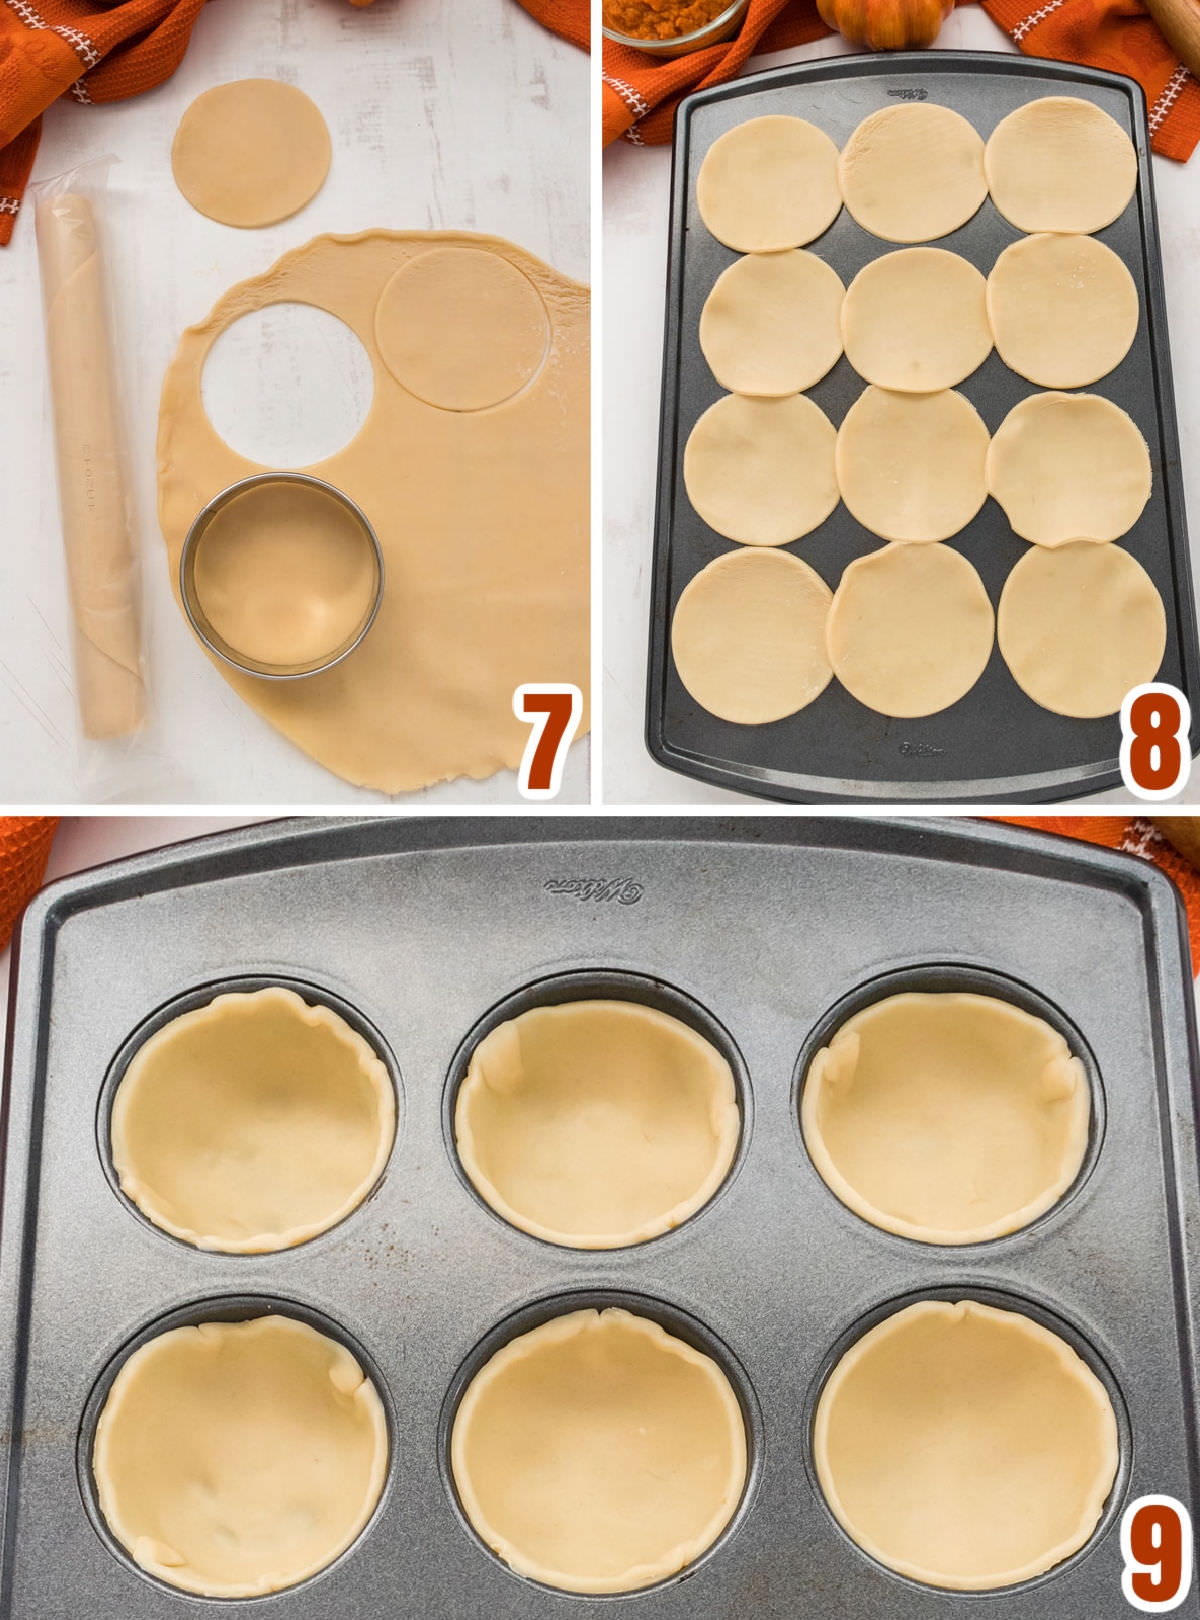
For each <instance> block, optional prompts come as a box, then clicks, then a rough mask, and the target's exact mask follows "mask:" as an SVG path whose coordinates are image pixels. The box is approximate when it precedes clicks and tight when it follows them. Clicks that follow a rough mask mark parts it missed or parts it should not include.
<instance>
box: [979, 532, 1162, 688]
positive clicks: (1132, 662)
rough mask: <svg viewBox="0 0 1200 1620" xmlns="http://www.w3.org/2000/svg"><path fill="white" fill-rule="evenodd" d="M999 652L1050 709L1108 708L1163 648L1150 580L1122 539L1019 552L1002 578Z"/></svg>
mask: <svg viewBox="0 0 1200 1620" xmlns="http://www.w3.org/2000/svg"><path fill="white" fill-rule="evenodd" d="M996 632H997V640H998V642H999V646H1000V655H1001V657H1002V658H1003V659H1004V662H1005V663H1006V664H1007V665H1008V667H1009V669H1010V670H1011V672H1012V677H1013V679H1014V680H1015V681H1016V683H1017V685H1018V686H1019V687H1020V688H1021V690H1022V691H1023V692H1025V693H1026V694H1027V695H1028V696H1029V697H1031V698H1032V699H1033V701H1034V702H1035V703H1038V704H1040V705H1041V707H1042V708H1043V709H1050V710H1052V711H1053V713H1055V714H1065V715H1070V716H1072V717H1073V718H1075V719H1080V720H1091V719H1096V718H1099V717H1100V716H1101V715H1106V714H1116V713H1117V711H1118V710H1119V709H1120V707H1121V704H1122V702H1123V701H1124V698H1125V694H1126V692H1128V691H1129V690H1130V689H1131V688H1132V687H1135V686H1140V685H1142V683H1143V682H1145V681H1152V680H1153V679H1154V677H1155V676H1156V675H1157V674H1158V670H1159V666H1160V665H1161V663H1162V660H1163V654H1164V653H1165V652H1166V649H1167V615H1166V610H1165V609H1164V607H1163V600H1162V597H1161V596H1160V595H1159V594H1158V591H1157V589H1156V587H1155V585H1154V581H1153V580H1152V579H1151V578H1150V576H1149V574H1147V573H1146V570H1145V569H1144V568H1143V567H1142V565H1141V564H1140V563H1139V562H1137V561H1136V560H1135V559H1134V558H1133V557H1131V556H1130V555H1129V553H1128V552H1127V551H1125V550H1124V549H1123V548H1122V547H1121V546H1095V545H1091V544H1089V543H1087V542H1080V543H1078V544H1076V545H1070V546H1059V547H1058V548H1057V549H1056V550H1053V551H1050V550H1046V549H1044V548H1042V547H1041V546H1035V547H1034V548H1033V549H1032V550H1030V551H1028V552H1026V554H1025V555H1024V556H1023V557H1022V558H1021V560H1020V562H1019V563H1018V564H1017V565H1016V567H1015V568H1014V569H1013V571H1012V573H1011V574H1010V575H1009V576H1008V578H1007V580H1006V581H1005V583H1004V590H1003V591H1002V592H1001V594H1000V608H999V611H998V613H997V617H996Z"/></svg>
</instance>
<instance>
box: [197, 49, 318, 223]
mask: <svg viewBox="0 0 1200 1620" xmlns="http://www.w3.org/2000/svg"><path fill="white" fill-rule="evenodd" d="M329 156H330V150H329V130H328V129H327V128H326V126H325V120H324V119H323V118H322V117H321V113H320V109H319V108H318V107H317V106H316V105H315V103H313V102H312V101H310V100H309V98H308V97H307V96H306V95H305V94H304V92H303V90H297V89H296V87H295V85H292V84H281V83H280V82H279V81H278V80H277V79H238V80H236V81H235V82H234V83H233V84H218V85H214V87H213V88H212V89H211V90H206V91H205V92H204V94H203V95H201V96H197V97H196V99H195V101H193V102H192V104H191V106H190V107H189V108H188V110H187V111H186V112H185V113H184V115H183V118H182V119H181V120H180V124H179V128H178V130H176V132H175V142H174V145H173V146H172V147H171V168H172V171H173V172H174V175H175V184H176V185H177V186H178V187H179V189H180V191H182V193H183V195H184V196H185V197H186V198H187V200H188V202H190V203H191V205H192V207H193V208H195V209H197V210H198V211H199V212H200V213H201V214H207V215H208V217H209V219H215V220H219V221H220V222H221V224H223V225H241V226H247V227H249V226H255V225H275V224H277V223H278V221H279V220H281V219H288V218H289V217H290V216H291V215H292V214H295V213H297V212H298V211H299V210H300V209H301V208H303V207H304V205H305V203H308V202H311V201H312V199H313V198H314V197H315V196H316V194H317V192H318V191H320V189H321V187H322V186H323V185H324V184H325V176H326V175H327V174H328V173H329Z"/></svg>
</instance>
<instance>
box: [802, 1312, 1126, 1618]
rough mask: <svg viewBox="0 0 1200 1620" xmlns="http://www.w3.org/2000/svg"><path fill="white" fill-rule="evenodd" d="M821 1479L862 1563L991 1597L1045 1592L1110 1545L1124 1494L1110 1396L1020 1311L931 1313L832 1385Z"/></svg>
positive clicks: (865, 1341) (823, 1412) (878, 1337)
mask: <svg viewBox="0 0 1200 1620" xmlns="http://www.w3.org/2000/svg"><path fill="white" fill-rule="evenodd" d="M813 1450H814V1455H815V1462H816V1469H817V1478H818V1480H819V1481H820V1485H821V1489H822V1491H823V1492H824V1495H825V1500H826V1501H827V1502H828V1504H829V1506H830V1508H831V1509H832V1511H833V1513H834V1516H835V1517H836V1518H837V1520H838V1522H839V1523H840V1524H841V1526H842V1528H843V1529H844V1530H845V1531H846V1533H847V1535H849V1536H850V1538H851V1540H853V1541H854V1542H856V1543H857V1545H858V1546H860V1547H861V1548H862V1549H863V1551H864V1552H866V1553H868V1554H869V1555H870V1556H871V1557H872V1558H875V1559H877V1560H878V1561H879V1562H880V1563H881V1564H886V1565H887V1567H888V1568H889V1569H894V1570H896V1571H897V1572H898V1573H899V1574H901V1575H907V1576H908V1577H909V1578H910V1579H911V1580H916V1581H924V1582H926V1583H927V1584H928V1585H931V1586H940V1587H947V1588H949V1589H950V1590H952V1591H960V1592H984V1591H991V1590H993V1589H995V1588H997V1587H1003V1586H1012V1585H1014V1584H1015V1583H1016V1582H1018V1581H1026V1580H1031V1579H1033V1577H1034V1576H1036V1575H1040V1574H1043V1573H1044V1572H1045V1571H1046V1570H1048V1569H1053V1568H1054V1566H1055V1565H1056V1564H1059V1563H1061V1562H1062V1561H1063V1559H1064V1558H1069V1557H1070V1556H1071V1554H1072V1553H1075V1552H1078V1550H1079V1549H1080V1548H1081V1547H1082V1546H1084V1545H1085V1544H1086V1542H1087V1541H1088V1540H1089V1539H1090V1537H1091V1536H1092V1534H1093V1532H1094V1531H1095V1529H1096V1526H1097V1524H1098V1523H1099V1521H1100V1517H1101V1515H1102V1513H1103V1511H1104V1505H1105V1502H1106V1501H1107V1499H1108V1496H1109V1493H1110V1492H1111V1490H1112V1487H1113V1482H1114V1480H1115V1479H1116V1474H1117V1464H1118V1461H1119V1440H1118V1430H1117V1420H1116V1415H1115V1413H1114V1412H1113V1407H1112V1402H1111V1400H1110V1399H1109V1396H1108V1391H1107V1390H1106V1389H1105V1387H1104V1385H1103V1384H1102V1383H1101V1381H1100V1379H1099V1378H1097V1376H1096V1374H1095V1373H1094V1372H1093V1371H1092V1369H1091V1368H1090V1367H1089V1366H1088V1365H1087V1363H1086V1362H1085V1361H1084V1360H1083V1358H1082V1357H1081V1356H1079V1355H1078V1354H1077V1353H1076V1352H1075V1351H1074V1350H1073V1349H1072V1348H1071V1346H1070V1345H1069V1344H1067V1343H1066V1341H1065V1340H1063V1339H1061V1338H1060V1337H1059V1336H1058V1335H1057V1334H1056V1333H1051V1332H1050V1331H1049V1329H1048V1328H1044V1327H1043V1326H1042V1325H1041V1324H1040V1323H1039V1322H1035V1321H1034V1320H1033V1319H1032V1318H1031V1317H1028V1316H1025V1315H1024V1314H1022V1313H1020V1312H1017V1311H1007V1310H997V1309H996V1308H995V1307H994V1306H990V1305H984V1304H981V1303H979V1302H978V1301H976V1300H962V1301H957V1302H952V1301H949V1300H933V1299H928V1300H921V1301H919V1302H918V1303H917V1304H915V1305H909V1306H907V1307H905V1309H903V1310H900V1311H897V1312H896V1313H895V1314H894V1315H892V1316H889V1317H887V1318H885V1320H884V1321H882V1322H880V1323H879V1324H878V1325H877V1326H876V1327H873V1328H872V1329H871V1330H870V1331H869V1332H868V1333H865V1334H864V1335H863V1337H862V1338H861V1339H859V1340H858V1342H857V1343H856V1344H854V1345H853V1346H852V1347H851V1348H850V1349H849V1350H848V1351H847V1352H846V1354H845V1355H844V1356H843V1357H842V1359H841V1360H840V1361H839V1362H838V1364H837V1366H836V1367H835V1368H834V1370H833V1372H832V1373H831V1374H830V1376H829V1379H828V1381H827V1383H826V1385H825V1388H824V1389H823V1390H822V1392H821V1398H820V1400H819V1401H818V1403H817V1416H816V1424H815V1427H814V1432H813Z"/></svg>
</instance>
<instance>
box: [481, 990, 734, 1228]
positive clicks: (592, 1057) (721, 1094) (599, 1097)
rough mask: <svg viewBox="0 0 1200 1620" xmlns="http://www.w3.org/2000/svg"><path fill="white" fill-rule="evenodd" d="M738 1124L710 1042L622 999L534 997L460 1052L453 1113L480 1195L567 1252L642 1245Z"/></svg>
mask: <svg viewBox="0 0 1200 1620" xmlns="http://www.w3.org/2000/svg"><path fill="white" fill-rule="evenodd" d="M740 1131H741V1115H740V1113H739V1111H738V1104H737V1094H736V1091H735V1089H734V1083H733V1074H732V1071H731V1070H730V1067H729V1064H728V1063H727V1062H726V1061H725V1059H724V1058H723V1057H722V1056H721V1054H720V1053H719V1052H718V1051H717V1050H716V1048H715V1047H713V1046H712V1045H710V1043H709V1042H708V1041H706V1040H705V1039H704V1037H703V1036H701V1035H698V1034H697V1033H696V1031H695V1030H693V1029H690V1028H689V1027H688V1025H687V1024H683V1023H680V1021H679V1020H678V1019H677V1018H670V1017H668V1016H667V1015H666V1014H665V1013H660V1012H656V1011H654V1009H653V1008H651V1007H643V1006H640V1005H638V1004H637V1003H636V1002H631V1001H573V1002H566V1003H564V1004H563V1005H561V1006H555V1007H535V1008H533V1009H532V1010H531V1011H529V1012H525V1013H522V1014H521V1015H520V1016H519V1017H518V1018H513V1019H509V1020H508V1021H507V1022H506V1023H503V1024H499V1025H498V1026H497V1027H496V1028H495V1029H493V1030H492V1031H491V1033H490V1034H488V1035H486V1036H485V1037H484V1039H483V1040H482V1041H480V1043H479V1045H478V1046H477V1047H476V1048H475V1050H474V1052H473V1053H472V1054H471V1063H470V1067H469V1069H468V1071H467V1077H466V1079H465V1080H464V1081H463V1084H462V1087H461V1088H460V1090H459V1093H458V1101H457V1104H456V1107H455V1114H454V1134H455V1140H456V1143H457V1146H458V1152H459V1157H460V1159H461V1160H462V1164H463V1168H464V1169H465V1170H466V1172H467V1174H468V1176H469V1177H470V1178H471V1181H472V1182H473V1183H474V1185H475V1186H476V1187H477V1188H478V1190H479V1192H480V1193H481V1195H482V1196H483V1197H484V1199H486V1201H487V1202H488V1203H489V1204H490V1205H491V1206H492V1208H493V1209H494V1210H496V1211H497V1213H499V1214H500V1215H503V1216H504V1218H505V1220H508V1221H511V1222H512V1223H513V1225H514V1226H519V1227H520V1228H521V1229H522V1230H523V1231H526V1232H532V1233H533V1234H534V1236H535V1237H540V1238H544V1239H545V1240H546V1241H547V1242H549V1243H561V1244H564V1245H565V1246H567V1247H568V1248H573V1249H616V1248H622V1247H624V1246H625V1245H626V1244H631V1243H643V1242H645V1240H646V1239H647V1238H652V1237H657V1236H658V1235H659V1233H661V1232H667V1231H669V1230H670V1229H671V1228H672V1227H674V1226H678V1225H679V1224H680V1222H681V1221H685V1220H686V1219H687V1218H688V1216H689V1215H693V1214H695V1212H696V1211H697V1210H698V1209H700V1208H701V1207H702V1206H703V1205H704V1204H706V1203H707V1202H708V1200H709V1199H710V1198H711V1197H712V1195H713V1193H714V1192H716V1190H717V1188H718V1187H719V1186H720V1184H721V1182H722V1181H723V1180H724V1178H725V1176H726V1174H727V1173H728V1170H729V1166H730V1165H731V1164H732V1162H733V1156H734V1153H735V1152H736V1151H737V1144H738V1137H739V1134H740Z"/></svg>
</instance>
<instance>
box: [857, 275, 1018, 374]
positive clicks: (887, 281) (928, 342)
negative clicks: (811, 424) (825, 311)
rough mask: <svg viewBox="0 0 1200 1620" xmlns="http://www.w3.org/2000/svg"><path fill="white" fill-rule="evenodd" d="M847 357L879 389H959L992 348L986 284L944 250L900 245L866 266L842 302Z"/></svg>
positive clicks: (981, 278)
mask: <svg viewBox="0 0 1200 1620" xmlns="http://www.w3.org/2000/svg"><path fill="white" fill-rule="evenodd" d="M842 337H843V340H844V342H845V345H846V358H847V359H848V360H849V362H850V364H851V365H852V366H853V367H854V369H855V371H857V372H858V374H859V375H860V376H861V377H865V378H866V379H867V381H868V382H870V383H877V384H878V385H879V387H880V388H892V389H898V390H900V391H901V392H903V393H909V394H929V393H933V392H934V391H935V390H936V389H940V388H953V387H954V385H955V384H956V383H960V382H962V380H963V378H964V377H969V376H970V375H971V373H972V372H973V371H974V370H976V368H977V367H979V366H981V365H982V364H983V362H984V361H985V360H986V359H987V357H988V355H989V354H990V353H991V350H992V332H991V327H990V326H989V325H988V311H987V283H986V281H985V280H984V278H983V277H982V276H981V275H980V273H979V271H978V270H976V268H975V266H974V265H973V264H971V263H970V261H969V260H967V259H964V258H962V257H961V256H960V255H959V254H957V253H947V252H946V250H945V249H944V248H928V247H916V248H901V249H900V250H899V251H898V252H895V253H885V254H883V256H882V257H881V258H878V259H873V260H872V261H871V263H870V264H867V265H864V266H863V268H862V269H861V270H860V271H859V272H858V274H857V275H856V276H855V278H854V280H853V281H852V282H851V283H850V287H849V290H848V292H847V293H846V301H845V303H844V304H843V306H842Z"/></svg>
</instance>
